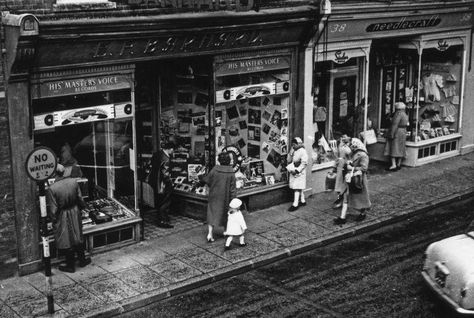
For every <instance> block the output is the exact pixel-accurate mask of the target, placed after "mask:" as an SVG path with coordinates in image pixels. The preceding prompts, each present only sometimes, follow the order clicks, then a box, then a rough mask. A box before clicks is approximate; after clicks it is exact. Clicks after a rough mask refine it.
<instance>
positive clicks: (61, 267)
mask: <svg viewBox="0 0 474 318" xmlns="http://www.w3.org/2000/svg"><path fill="white" fill-rule="evenodd" d="M58 269H59V270H60V271H61V272H67V273H74V272H75V271H76V270H75V269H74V267H70V266H67V265H59V266H58Z"/></svg>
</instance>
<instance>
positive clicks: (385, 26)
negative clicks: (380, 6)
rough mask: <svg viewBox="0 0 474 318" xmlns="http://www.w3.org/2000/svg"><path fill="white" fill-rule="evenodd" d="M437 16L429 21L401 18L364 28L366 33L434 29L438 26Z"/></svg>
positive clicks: (439, 20) (438, 19)
mask: <svg viewBox="0 0 474 318" xmlns="http://www.w3.org/2000/svg"><path fill="white" fill-rule="evenodd" d="M440 22H441V19H440V18H439V15H433V16H431V17H430V18H429V19H419V20H407V18H405V17H403V18H401V19H400V21H397V22H384V23H374V24H371V25H369V26H368V27H367V28H366V31H367V32H380V31H396V30H408V29H417V28H428V27H434V26H437V25H438V24H440Z"/></svg>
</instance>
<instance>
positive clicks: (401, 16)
mask: <svg viewBox="0 0 474 318" xmlns="http://www.w3.org/2000/svg"><path fill="white" fill-rule="evenodd" d="M418 9H419V10H417V11H410V12H409V13H407V11H406V10H403V11H402V10H400V11H393V12H390V16H388V15H387V13H386V14H385V15H386V16H383V15H380V14H376V13H372V12H371V13H366V14H360V15H351V17H348V16H347V15H345V14H338V13H337V10H334V11H333V15H332V16H331V17H330V18H329V20H328V24H327V27H326V30H325V33H324V34H323V36H322V37H321V40H320V42H319V43H318V44H317V46H316V50H315V72H314V83H315V84H314V87H315V88H314V92H315V95H314V96H315V97H314V118H313V121H314V130H315V136H316V137H315V139H317V140H319V139H321V138H323V139H324V140H327V143H326V142H323V143H320V146H319V147H315V150H314V152H313V171H314V173H317V172H318V171H320V170H321V169H325V168H326V167H327V166H328V165H330V163H331V162H332V161H333V160H334V159H335V158H334V156H333V154H332V152H331V151H325V150H330V147H329V146H327V144H331V142H332V140H337V139H339V138H340V137H341V136H342V135H348V136H356V137H360V136H361V133H363V132H364V131H368V130H371V129H373V132H374V133H375V137H376V139H375V140H373V141H371V142H369V144H368V150H369V155H370V157H371V158H373V159H377V160H381V161H386V160H388V158H387V157H386V156H384V146H385V142H386V139H385V132H386V131H387V129H388V128H389V125H390V116H391V115H392V114H393V112H394V104H395V103H396V102H399V101H401V102H404V103H405V104H406V105H407V109H406V112H407V114H408V116H409V124H408V127H407V136H406V138H407V156H406V158H405V160H404V161H403V164H404V165H407V166H418V165H422V164H426V163H429V162H433V161H436V160H440V159H443V158H447V157H451V156H456V155H458V154H460V153H461V149H462V143H461V140H462V136H463V129H462V128H463V125H462V124H463V116H462V114H463V109H464V106H463V105H464V103H465V100H464V98H463V96H464V92H465V86H466V83H465V78H466V72H467V71H466V70H467V63H468V53H469V50H470V47H471V42H470V39H471V32H470V30H469V28H470V27H471V24H472V11H471V10H470V8H469V7H458V8H456V9H450V10H446V11H444V10H443V9H436V10H434V9H431V8H418ZM365 97H368V98H365ZM469 129H470V128H469ZM467 143H468V140H466V145H467ZM321 144H322V146H321ZM324 145H326V146H325V147H324ZM325 148H326V149H325Z"/></svg>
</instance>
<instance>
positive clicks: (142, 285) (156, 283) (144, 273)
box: [115, 266, 170, 293]
mask: <svg viewBox="0 0 474 318" xmlns="http://www.w3.org/2000/svg"><path fill="white" fill-rule="evenodd" d="M115 276H116V277H117V278H118V279H120V280H122V281H123V282H125V283H126V284H127V285H128V286H130V287H132V288H133V289H134V290H136V291H138V292H139V293H143V292H147V291H151V290H154V289H159V288H162V287H165V286H167V285H168V284H169V283H170V281H169V280H168V279H166V278H164V277H163V276H161V275H159V274H158V273H157V272H155V271H153V270H151V269H149V268H147V267H145V266H138V267H134V268H131V269H126V270H124V271H121V272H116V273H115Z"/></svg>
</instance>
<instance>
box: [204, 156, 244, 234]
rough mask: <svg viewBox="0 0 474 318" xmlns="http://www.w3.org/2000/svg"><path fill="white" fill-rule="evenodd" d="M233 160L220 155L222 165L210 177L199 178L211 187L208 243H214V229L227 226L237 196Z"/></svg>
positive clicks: (208, 206) (216, 167)
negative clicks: (228, 210)
mask: <svg viewBox="0 0 474 318" xmlns="http://www.w3.org/2000/svg"><path fill="white" fill-rule="evenodd" d="M231 158H232V157H231V155H230V154H229V153H227V152H224V153H221V154H219V156H218V159H217V160H218V161H219V163H220V165H216V166H214V168H212V170H211V171H210V172H209V174H208V175H206V176H203V175H200V176H199V179H200V180H201V181H202V182H204V183H206V184H207V185H208V186H209V196H208V204H207V224H208V230H209V232H208V234H207V241H208V242H214V236H213V229H214V227H216V226H223V227H225V226H226V224H227V209H228V207H229V203H230V201H231V200H232V199H233V198H235V197H236V196H237V190H236V186H235V181H236V180H235V173H234V169H233V167H232V159H231Z"/></svg>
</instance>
